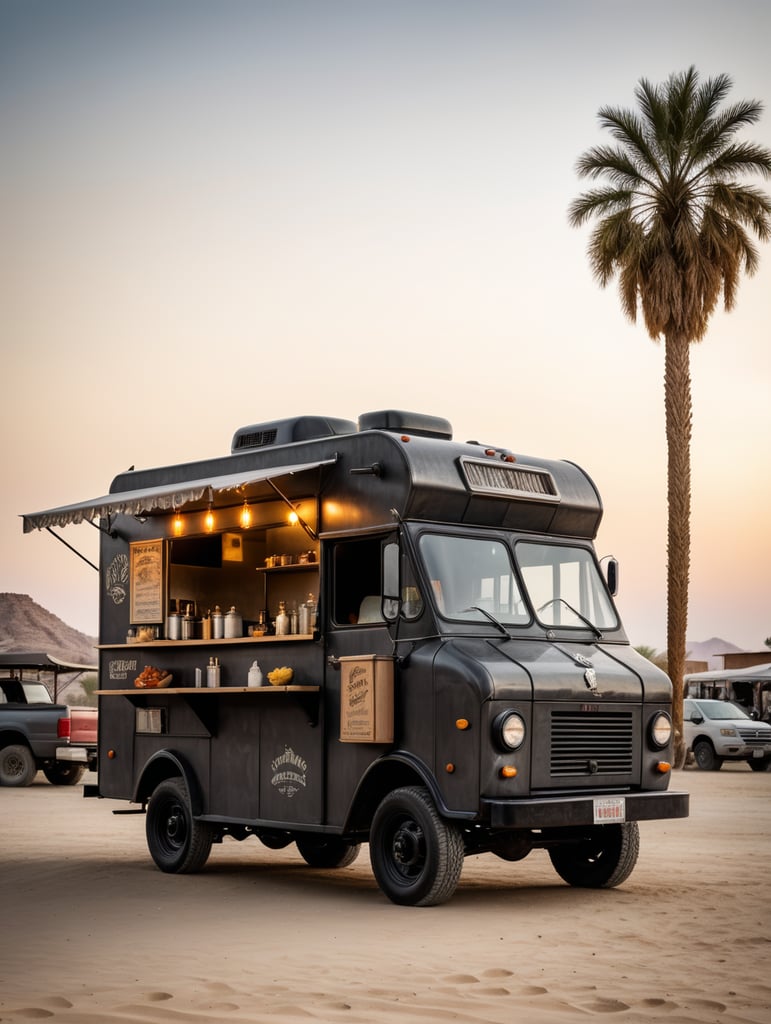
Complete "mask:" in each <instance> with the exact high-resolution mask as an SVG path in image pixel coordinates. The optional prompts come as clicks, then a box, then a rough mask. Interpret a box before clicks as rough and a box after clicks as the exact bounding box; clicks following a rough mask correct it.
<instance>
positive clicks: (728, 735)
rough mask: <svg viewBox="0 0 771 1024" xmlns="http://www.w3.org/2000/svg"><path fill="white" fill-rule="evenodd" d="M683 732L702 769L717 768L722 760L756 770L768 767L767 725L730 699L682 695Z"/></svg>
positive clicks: (770, 734)
mask: <svg viewBox="0 0 771 1024" xmlns="http://www.w3.org/2000/svg"><path fill="white" fill-rule="evenodd" d="M683 732H684V734H685V742H686V744H687V747H688V750H692V751H693V756H694V758H695V760H696V764H697V765H698V766H699V768H702V769H704V771H713V772H715V771H717V770H718V769H719V768H720V766H721V765H722V763H723V761H746V762H747V764H748V765H749V766H750V768H752V770H753V771H756V772H763V771H768V769H769V768H771V725H769V724H768V723H767V722H756V721H754V720H753V719H752V718H750V716H749V715H748V714H747V712H746V711H743V710H742V709H741V708H740V707H737V705H736V704H733V703H732V702H731V701H730V700H701V699H698V698H692V697H686V699H685V700H684V701H683Z"/></svg>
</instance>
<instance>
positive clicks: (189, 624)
mask: <svg viewBox="0 0 771 1024" xmlns="http://www.w3.org/2000/svg"><path fill="white" fill-rule="evenodd" d="M182 639H183V640H193V639H195V618H194V617H193V613H192V611H191V610H190V605H188V606H187V611H186V612H185V614H184V615H183V616H182Z"/></svg>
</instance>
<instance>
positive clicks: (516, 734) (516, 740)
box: [493, 711, 525, 750]
mask: <svg viewBox="0 0 771 1024" xmlns="http://www.w3.org/2000/svg"><path fill="white" fill-rule="evenodd" d="M493 727H494V732H495V738H496V740H497V741H498V743H499V745H500V746H501V747H502V748H503V749H504V750H516V749H517V747H521V746H522V744H523V743H524V742H525V722H524V719H523V718H522V716H521V715H518V714H517V713H516V711H504V712H503V713H502V714H500V715H498V717H497V718H496V719H495V722H494V723H493Z"/></svg>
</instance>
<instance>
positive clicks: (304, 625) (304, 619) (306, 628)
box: [297, 601, 311, 636]
mask: <svg viewBox="0 0 771 1024" xmlns="http://www.w3.org/2000/svg"><path fill="white" fill-rule="evenodd" d="M297 629H298V630H299V632H300V633H302V634H303V635H304V636H307V635H308V633H310V632H311V611H310V607H309V605H308V602H307V601H303V603H302V604H301V605H300V618H299V621H298V623H297Z"/></svg>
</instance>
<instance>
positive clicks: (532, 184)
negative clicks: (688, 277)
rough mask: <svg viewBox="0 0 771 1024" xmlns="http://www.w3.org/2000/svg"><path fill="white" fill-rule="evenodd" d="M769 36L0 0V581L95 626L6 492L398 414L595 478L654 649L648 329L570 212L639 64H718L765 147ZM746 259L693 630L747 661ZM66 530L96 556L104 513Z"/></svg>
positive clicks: (698, 442) (83, 493)
mask: <svg viewBox="0 0 771 1024" xmlns="http://www.w3.org/2000/svg"><path fill="white" fill-rule="evenodd" d="M769 38H771V6H770V5H768V3H767V2H766V0H757V2H756V0H735V2H733V3H732V4H731V5H730V6H729V5H726V4H725V3H723V2H721V3H714V2H711V0H694V2H691V0H666V2H659V0H650V2H649V3H648V4H646V5H644V6H643V7H641V6H640V5H639V3H628V2H626V0H614V2H610V0H592V2H588V0H587V2H582V0H569V2H560V0H539V2H537V3H530V2H513V0H510V2H502V0H474V3H469V2H456V0H444V2H438V0H408V2H403V0H389V2H385V0H380V2H374V0H373V2H368V0H358V2H340V0H281V2H278V0H274V2H263V0H251V2H245V0H218V2H199V0H132V2H131V3H125V2H118V0H0V145H1V146H2V154H3V155H2V160H0V373H1V374H2V381H3V387H2V402H0V430H1V431H2V434H1V435H0V436H1V437H2V445H0V470H1V471H2V483H3V485H2V488H0V590H1V591H3V592H11V593H23V594H29V595H31V597H32V598H33V599H34V600H35V601H37V602H38V603H39V604H41V605H42V606H43V607H45V608H47V609H48V610H50V611H52V612H53V613H54V614H56V615H58V616H59V617H60V618H61V619H62V620H63V621H64V622H65V623H66V624H67V625H70V626H73V627H75V628H76V629H80V630H82V631H83V632H85V633H87V634H89V635H96V632H97V626H98V623H97V597H98V580H97V576H96V573H95V572H94V571H93V569H91V568H90V567H89V566H88V565H86V563H85V562H83V561H81V560H80V559H78V558H77V557H76V556H75V555H73V554H72V553H71V552H70V551H68V550H67V549H66V548H65V547H64V545H62V544H59V543H57V541H56V540H55V539H54V538H53V537H51V536H50V534H48V533H46V532H35V533H32V534H27V535H23V533H22V526H21V520H20V518H19V516H20V515H21V514H22V513H25V512H33V511H38V510H40V509H45V508H50V507H53V506H56V505H60V504H67V503H70V502H75V501H80V500H82V499H86V498H90V497H95V496H97V495H101V494H105V493H107V491H108V490H109V487H110V484H111V481H112V480H113V478H114V477H115V476H116V475H117V474H118V473H119V472H122V471H123V470H125V469H127V468H128V467H129V466H132V465H133V466H136V468H138V469H139V468H147V467H152V466H162V465H168V464H173V463H178V462H187V461H194V460H197V459H199V458H209V457H212V456H218V455H224V454H227V453H228V452H229V451H230V443H231V439H232V436H233V434H234V433H235V431H236V429H237V428H238V427H240V426H243V425H245V424H252V423H259V422H262V421H265V420H271V419H276V418H279V417H283V416H293V415H301V414H305V413H310V414H320V415H327V416H336V417H342V418H346V419H352V420H356V419H357V418H358V416H359V415H360V414H361V413H364V412H367V411H370V410H375V409H385V408H395V409H407V410H413V411H418V412H424V413H430V414H433V415H437V416H442V417H445V418H446V419H448V420H450V422H451V423H452V426H453V432H454V436H455V438H456V439H458V440H468V439H471V438H474V439H477V440H481V441H484V442H487V443H491V444H496V445H500V446H505V447H508V448H510V449H512V450H513V451H515V452H517V453H519V454H523V455H532V456H543V457H547V458H565V459H569V460H571V461H574V462H577V463H579V464H580V465H581V466H583V467H584V468H585V469H586V470H587V472H588V473H589V474H590V476H591V477H592V478H593V480H594V481H595V483H596V485H597V487H598V488H599V491H600V493H601V495H602V498H603V503H604V510H605V512H604V518H603V521H602V524H601V527H600V531H599V535H598V538H597V550H598V554H599V555H600V556H604V555H613V556H615V557H616V558H617V559H619V561H620V564H621V577H620V578H621V589H620V592H619V595H618V599H617V600H618V605H619V609H620V612H621V615H622V618H623V620H624V622H625V625H626V629H627V632H628V635H629V638H630V640H631V642H632V643H633V644H635V645H641V644H645V645H648V646H651V647H654V648H656V649H657V650H662V649H664V648H665V646H666V517H667V512H666V445H665V437H664V408H663V402H664V399H663V358H664V351H663V345H662V344H657V343H655V342H653V341H652V340H651V339H650V338H649V337H648V335H647V334H646V333H645V330H644V327H643V326H642V325H641V324H637V325H635V324H631V323H629V322H628V321H627V320H625V319H624V317H623V315H622V313H621V309H620V304H619V300H618V294H617V291H616V288H615V286H613V285H612V286H610V287H608V288H606V289H601V288H600V287H599V286H598V285H597V284H596V282H595V281H594V279H593V278H592V275H591V272H590V270H589V265H588V260H587V256H586V246H587V241H588V237H589V229H588V228H587V229H581V230H577V229H574V228H571V227H570V226H569V224H568V218H567V209H568V206H569V204H570V202H571V200H572V199H573V198H575V196H577V195H578V194H579V193H580V192H581V191H582V190H583V189H585V188H586V187H587V183H586V182H584V181H582V180H581V179H579V178H578V177H577V175H576V170H575V166H576V160H577V158H578V157H579V156H580V154H581V153H582V152H584V151H585V150H586V149H588V148H589V147H590V146H592V145H596V144H597V143H600V142H609V141H610V138H609V136H608V135H607V133H606V134H603V132H602V131H601V129H600V128H599V126H598V121H597V112H598V110H599V109H600V107H602V106H604V105H607V104H609V105H617V106H623V107H633V106H634V103H635V99H634V89H635V86H636V85H637V83H638V82H639V80H640V79H641V78H647V79H649V80H650V81H652V82H661V81H664V80H665V79H666V78H667V77H668V76H669V75H670V74H671V73H673V72H679V71H684V70H686V69H687V68H688V67H690V66H691V65H695V67H696V68H697V70H698V71H699V73H700V74H701V75H702V76H703V77H710V76H714V75H717V74H721V73H727V74H729V75H730V76H731V78H732V80H733V83H734V85H733V89H732V91H731V94H730V96H729V100H730V101H733V100H740V99H741V100H743V99H757V100H760V101H761V102H763V103H764V105H765V111H764V115H763V117H762V118H761V120H760V122H759V123H758V124H757V125H755V126H754V128H753V129H752V130H751V131H750V132H749V134H748V137H750V138H752V139H753V140H754V141H755V142H758V143H760V144H761V145H764V146H767V147H771V109H769V103H771V61H769V59H768V47H767V41H768V39H769ZM757 183H758V184H761V185H762V182H757ZM766 190H767V191H771V184H767V186H766ZM760 253H761V259H760V267H759V270H758V272H757V274H756V275H755V276H754V277H752V278H745V279H744V280H743V282H742V284H741V287H740V290H739V295H738V301H737V305H736V308H735V309H734V311H733V312H731V313H730V314H726V313H724V312H723V311H719V312H717V313H716V314H715V315H714V316H713V318H712V321H711V324H710V328H709V331H708V333H707V336H706V337H705V339H704V340H703V341H702V342H701V343H700V344H699V345H696V346H693V347H692V352H691V358H692V363H691V369H692V378H693V402H694V422H693V442H692V461H693V479H692V490H693V514H692V553H691V577H690V611H689V625H688V639H689V641H692V642H697V641H705V640H708V639H710V638H711V637H715V636H717V637H720V638H722V639H724V640H726V641H728V642H729V643H733V644H736V645H738V646H739V647H741V648H744V649H748V650H753V651H758V650H761V649H762V648H763V641H764V640H765V638H766V637H768V636H769V635H771V537H770V536H769V529H768V520H769V509H770V508H771V478H770V476H769V471H768V463H767V461H766V460H767V457H768V455H767V453H768V448H769V443H770V442H771V400H770V399H771V391H770V388H769V385H770V384H771V345H769V340H770V337H769V312H770V311H771V310H770V308H769V307H770V300H769V296H771V245H765V246H762V247H761V249H760ZM61 535H62V537H63V538H64V539H65V540H66V541H67V542H68V543H70V544H73V545H74V546H76V547H77V548H78V549H79V550H80V551H82V552H83V553H84V554H85V555H87V556H88V557H89V558H91V559H92V560H94V561H95V560H96V558H97V549H98V543H97V542H98V534H97V531H96V530H94V529H93V528H92V527H91V526H89V525H88V524H83V525H81V526H78V527H68V528H67V529H65V530H63V531H61Z"/></svg>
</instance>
